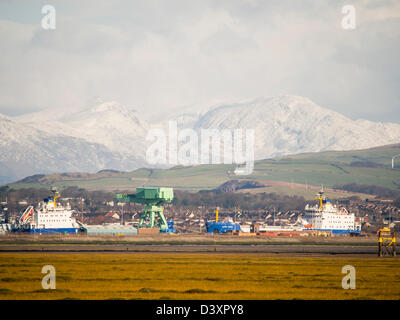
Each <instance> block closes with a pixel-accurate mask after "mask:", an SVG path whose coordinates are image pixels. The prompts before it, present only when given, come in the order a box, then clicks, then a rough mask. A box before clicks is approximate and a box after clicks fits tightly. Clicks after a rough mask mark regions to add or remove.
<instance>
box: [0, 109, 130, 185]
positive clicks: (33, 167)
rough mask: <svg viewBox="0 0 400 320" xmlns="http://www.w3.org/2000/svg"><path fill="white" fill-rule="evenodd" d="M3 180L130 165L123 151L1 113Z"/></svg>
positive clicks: (0, 158)
mask: <svg viewBox="0 0 400 320" xmlns="http://www.w3.org/2000/svg"><path fill="white" fill-rule="evenodd" d="M0 150H1V152H0V182H2V183H6V182H9V181H12V180H15V179H20V178H23V177H25V176H27V175H32V174H37V173H51V172H71V171H86V172H95V171H98V170H101V169H105V168H115V169H120V170H122V169H125V168H126V167H127V166H129V165H130V163H129V162H128V161H126V160H125V159H124V158H123V157H122V156H121V155H120V154H118V153H115V152H112V151H111V150H109V149H108V148H107V147H106V146H104V145H102V144H97V143H92V142H89V141H87V140H85V139H83V138H77V137H72V136H68V135H62V134H59V133H53V134H50V133H48V132H45V131H42V130H38V129H36V128H34V127H31V126H29V125H27V124H24V123H18V122H15V121H13V120H12V119H10V118H8V117H6V116H3V115H0Z"/></svg>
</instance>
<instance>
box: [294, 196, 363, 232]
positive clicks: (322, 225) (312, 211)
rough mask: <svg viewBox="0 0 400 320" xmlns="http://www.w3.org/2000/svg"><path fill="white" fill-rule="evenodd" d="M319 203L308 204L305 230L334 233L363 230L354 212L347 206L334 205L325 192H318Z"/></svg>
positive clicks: (305, 215) (303, 218)
mask: <svg viewBox="0 0 400 320" xmlns="http://www.w3.org/2000/svg"><path fill="white" fill-rule="evenodd" d="M317 200H319V204H317V205H315V206H310V205H308V204H307V205H306V207H305V211H304V214H303V215H302V224H303V227H304V229H305V230H323V231H332V232H333V233H350V232H356V233H359V232H360V231H361V225H359V224H358V223H356V221H355V215H354V213H349V212H348V211H347V210H346V208H340V207H338V206H337V205H334V204H333V203H332V202H331V201H330V200H327V199H326V197H325V196H324V192H323V191H320V192H319V193H318V194H317Z"/></svg>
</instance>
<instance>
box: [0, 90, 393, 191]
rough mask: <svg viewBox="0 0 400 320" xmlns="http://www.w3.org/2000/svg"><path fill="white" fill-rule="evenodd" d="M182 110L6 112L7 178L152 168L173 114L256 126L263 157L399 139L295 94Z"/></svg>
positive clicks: (190, 122)
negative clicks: (145, 113)
mask: <svg viewBox="0 0 400 320" xmlns="http://www.w3.org/2000/svg"><path fill="white" fill-rule="evenodd" d="M182 111H183V112H182V113H181V114H179V112H173V113H172V114H171V115H170V118H167V117H161V118H162V121H160V122H157V123H149V122H148V121H146V120H144V118H142V117H141V114H140V113H138V112H136V111H134V110H132V109H130V108H127V107H125V106H123V105H121V104H120V103H118V102H117V101H108V102H105V101H101V100H96V101H95V102H93V103H91V104H90V105H89V106H87V107H85V108H83V109H82V108H81V109H72V108H71V110H62V112H57V111H56V110H49V111H45V110H44V111H43V110H42V111H40V112H37V113H34V114H30V115H29V114H27V115H23V116H19V117H14V118H12V117H7V116H4V115H1V114H0V146H1V147H2V156H1V155H0V183H1V182H3V183H6V182H9V181H12V180H16V179H20V178H23V177H24V176H26V175H29V174H41V173H51V172H70V171H89V172H97V171H99V170H104V169H115V170H122V171H129V170H134V169H136V168H139V167H143V166H148V164H147V162H146V149H147V147H148V146H149V143H150V142H149V141H146V136H147V134H148V132H149V130H150V129H151V128H153V127H157V126H160V125H161V127H162V126H164V129H165V127H166V126H165V124H166V123H167V122H168V121H170V120H175V121H177V123H178V128H179V129H182V128H185V126H187V127H189V128H192V129H194V130H197V131H199V130H201V129H219V130H224V129H230V130H233V129H238V128H242V129H254V130H255V159H256V160H259V159H266V158H274V157H279V156H284V155H290V154H299V153H307V152H321V151H326V150H360V149H366V148H371V147H376V146H380V145H387V144H393V143H398V142H400V124H397V123H383V122H373V121H369V120H363V119H358V120H351V119H349V118H347V117H345V116H343V115H342V114H340V113H338V112H335V111H332V110H329V109H326V108H323V107H321V106H319V105H317V104H316V103H314V102H312V101H311V100H310V99H308V98H306V97H301V96H294V95H281V96H276V97H260V98H257V99H252V100H243V101H239V102H235V103H224V104H221V105H214V106H213V107H210V108H208V107H205V106H202V107H201V108H197V107H193V108H191V107H187V108H184V110H182ZM6 124H8V127H7V125H6ZM165 133H166V134H168V132H167V131H165ZM199 136H200V135H199ZM27 155H31V157H30V158H29V157H27ZM156 167H157V166H156Z"/></svg>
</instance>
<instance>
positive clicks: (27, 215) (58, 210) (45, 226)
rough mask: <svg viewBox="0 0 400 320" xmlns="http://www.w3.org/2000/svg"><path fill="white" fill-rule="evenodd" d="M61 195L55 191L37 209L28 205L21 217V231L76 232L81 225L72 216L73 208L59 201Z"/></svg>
mask: <svg viewBox="0 0 400 320" xmlns="http://www.w3.org/2000/svg"><path fill="white" fill-rule="evenodd" d="M59 197H60V196H59V195H58V194H56V192H54V194H53V196H50V197H48V198H45V199H44V200H43V201H42V202H40V203H39V204H38V206H37V208H36V209H34V208H33V207H32V206H30V207H28V208H27V209H26V210H25V212H24V213H23V215H22V216H21V218H20V226H19V231H27V232H32V233H53V232H58V233H60V232H61V233H76V232H77V230H78V228H79V225H78V223H77V222H76V220H75V219H74V218H73V217H72V214H73V210H71V207H70V205H69V204H67V205H66V206H63V205H61V204H60V203H57V198H59Z"/></svg>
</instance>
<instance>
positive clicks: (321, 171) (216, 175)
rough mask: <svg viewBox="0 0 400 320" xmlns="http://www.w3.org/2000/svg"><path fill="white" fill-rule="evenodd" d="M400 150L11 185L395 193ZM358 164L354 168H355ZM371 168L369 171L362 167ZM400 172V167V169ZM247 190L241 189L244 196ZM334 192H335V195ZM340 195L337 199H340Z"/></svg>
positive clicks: (44, 178) (42, 178)
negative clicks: (246, 167)
mask: <svg viewBox="0 0 400 320" xmlns="http://www.w3.org/2000/svg"><path fill="white" fill-rule="evenodd" d="M399 153H400V144H397V145H388V146H384V147H378V148H372V149H367V150H357V151H340V152H339V151H327V152H319V153H308V154H300V155H296V156H287V157H279V158H274V159H265V160H260V161H257V162H256V163H255V168H254V171H253V173H252V174H251V175H249V176H244V177H239V176H236V175H234V174H233V171H234V169H235V166H234V165H200V166H193V167H183V166H177V167H173V168H171V169H164V170H163V169H145V168H142V169H138V170H134V171H131V172H117V171H111V170H105V171H101V172H98V173H93V174H89V173H62V174H49V175H36V176H31V177H28V178H26V179H23V180H21V181H19V182H17V183H13V184H9V186H12V187H13V188H23V187H35V188H39V187H50V186H51V185H54V186H57V187H59V188H61V189H62V188H65V187H68V186H78V187H81V188H85V189H89V190H113V191H114V190H131V191H133V190H134V189H135V188H136V187H139V186H170V187H174V188H176V189H180V190H192V191H196V190H204V189H215V188H217V187H218V186H220V185H222V184H224V183H226V182H227V181H230V180H238V179H250V180H252V181H258V182H259V183H260V184H262V185H266V187H262V188H256V189H254V188H253V189H252V192H272V191H276V192H280V193H285V194H296V193H299V192H301V193H302V194H303V195H306V196H307V195H308V194H311V196H313V194H314V193H315V192H314V191H315V190H316V188H319V187H320V186H321V185H324V187H326V188H332V187H333V186H335V185H341V184H348V183H357V184H368V185H377V186H382V187H386V188H391V189H394V190H396V189H398V187H399V186H400V169H397V168H395V169H392V168H391V158H392V156H394V155H396V154H399ZM354 163H356V165H355V164H354ZM363 163H367V164H368V165H365V166H364V165H363ZM399 168H400V164H399ZM246 190H247V189H241V190H240V192H243V191H246ZM331 191H332V192H333V190H331ZM346 194H347V193H346V192H343V191H340V192H339V193H337V194H332V195H333V196H337V197H341V196H344V195H346Z"/></svg>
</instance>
